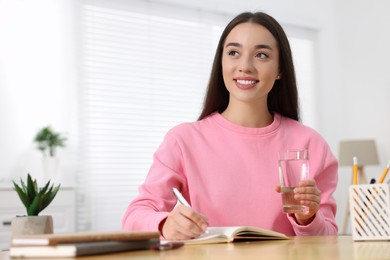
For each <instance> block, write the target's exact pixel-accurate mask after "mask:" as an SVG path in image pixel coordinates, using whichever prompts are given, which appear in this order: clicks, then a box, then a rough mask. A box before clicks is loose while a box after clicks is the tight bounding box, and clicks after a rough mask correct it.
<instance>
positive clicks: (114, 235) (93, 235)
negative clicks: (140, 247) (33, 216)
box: [11, 231, 160, 246]
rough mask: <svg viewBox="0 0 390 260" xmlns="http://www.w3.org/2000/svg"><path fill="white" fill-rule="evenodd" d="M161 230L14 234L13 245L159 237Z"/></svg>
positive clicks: (41, 244)
mask: <svg viewBox="0 0 390 260" xmlns="http://www.w3.org/2000/svg"><path fill="white" fill-rule="evenodd" d="M159 237H160V233H159V232H149V231H87V232H74V233H61V234H40V235H23V236H14V237H12V240H11V245H14V246H21V245H25V246H28V245H37V246H38V245H40V246H45V245H46V246H48V245H57V244H65V243H79V242H98V241H137V240H147V239H152V238H159Z"/></svg>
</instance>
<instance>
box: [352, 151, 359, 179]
mask: <svg viewBox="0 0 390 260" xmlns="http://www.w3.org/2000/svg"><path fill="white" fill-rule="evenodd" d="M357 184H358V161H357V157H356V156H354V157H353V185H357Z"/></svg>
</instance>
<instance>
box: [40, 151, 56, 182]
mask: <svg viewBox="0 0 390 260" xmlns="http://www.w3.org/2000/svg"><path fill="white" fill-rule="evenodd" d="M59 165H60V159H59V158H57V157H43V158H42V166H43V180H44V182H47V181H48V180H52V181H57V180H58V168H59Z"/></svg>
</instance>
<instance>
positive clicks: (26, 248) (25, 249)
mask: <svg viewBox="0 0 390 260" xmlns="http://www.w3.org/2000/svg"><path fill="white" fill-rule="evenodd" d="M159 246H160V234H159V232H138V231H127V232H125V231H101V232H78V233H63V234H43V235H25V236H14V237H13V238H12V240H11V247H10V256H11V257H16V258H34V257H75V256H85V255H97V254H107V253H115V252H124V251H132V250H145V249H153V248H155V247H159Z"/></svg>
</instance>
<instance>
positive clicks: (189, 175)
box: [122, 113, 338, 236]
mask: <svg viewBox="0 0 390 260" xmlns="http://www.w3.org/2000/svg"><path fill="white" fill-rule="evenodd" d="M288 148H290V149H293V148H307V149H308V150H309V162H310V176H311V177H312V178H314V179H315V180H316V182H317V186H318V188H319V189H320V190H321V194H322V195H321V205H320V210H319V211H318V213H317V214H316V216H315V218H314V220H313V221H312V222H311V223H310V224H309V225H307V226H301V225H299V224H297V223H296V222H295V220H294V219H293V218H292V217H290V216H289V215H287V214H284V213H282V201H281V195H280V194H279V193H277V192H276V191H275V187H276V186H277V185H278V184H279V177H278V154H279V151H281V150H283V149H288ZM337 167H338V164H337V160H336V159H335V157H334V156H333V155H332V152H331V151H330V148H329V146H328V144H327V143H326V142H325V140H324V139H323V138H322V137H321V136H320V135H319V134H318V133H317V132H315V131H314V130H313V129H311V128H309V127H306V126H303V125H302V124H300V123H299V122H297V121H294V120H291V119H289V118H285V117H282V116H280V115H279V114H275V116H274V121H273V123H272V124H271V125H269V126H267V127H264V128H248V127H242V126H239V125H235V124H233V123H231V122H230V121H228V120H226V119H225V118H224V117H222V115H220V114H218V113H214V114H213V115H211V116H209V117H207V118H205V119H203V120H200V121H196V122H193V123H184V124H181V125H178V126H176V127H174V128H173V129H171V130H170V131H169V132H168V133H167V135H166V136H165V139H164V141H163V143H162V144H161V145H160V147H159V148H158V149H157V151H156V153H155V154H154V162H153V164H152V166H151V168H150V171H149V173H148V175H147V178H146V180H145V183H144V184H143V185H142V186H141V187H140V189H139V195H138V197H136V198H135V199H134V200H133V201H132V202H131V204H130V205H129V207H128V208H127V211H126V213H125V215H124V218H123V222H122V228H123V230H154V231H156V230H158V225H159V223H160V222H161V221H162V220H163V219H165V218H166V217H167V215H168V213H169V212H170V211H171V210H172V209H173V208H174V206H175V205H176V198H175V197H174V195H173V193H172V187H177V188H178V189H179V190H180V191H181V192H182V194H183V196H184V197H185V198H186V200H187V201H188V202H189V203H190V204H191V206H192V207H193V208H194V209H195V210H196V211H198V212H200V213H202V214H204V215H205V216H207V217H208V221H209V226H244V225H245V226H258V227H262V228H266V229H271V230H275V231H278V232H282V233H285V234H286V235H291V236H292V235H337V225H336V222H335V214H336V202H335V200H334V198H333V196H332V194H333V192H334V190H335V188H336V185H337Z"/></svg>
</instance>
